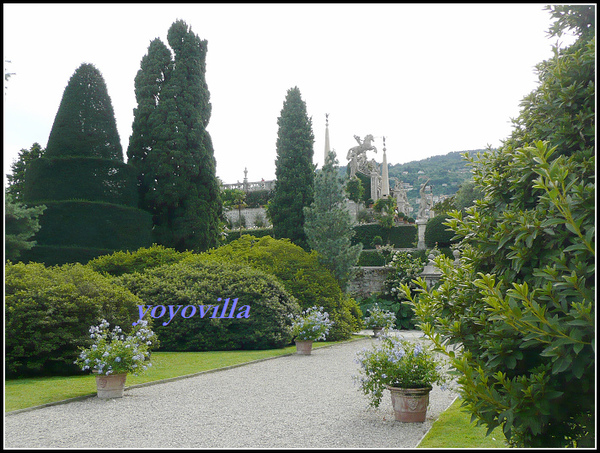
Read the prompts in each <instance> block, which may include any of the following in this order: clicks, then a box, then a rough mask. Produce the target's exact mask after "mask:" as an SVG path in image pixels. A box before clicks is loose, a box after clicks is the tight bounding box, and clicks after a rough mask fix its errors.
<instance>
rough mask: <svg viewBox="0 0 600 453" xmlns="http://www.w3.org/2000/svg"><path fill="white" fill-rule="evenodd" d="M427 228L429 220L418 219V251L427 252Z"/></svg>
mask: <svg viewBox="0 0 600 453" xmlns="http://www.w3.org/2000/svg"><path fill="white" fill-rule="evenodd" d="M426 226H427V220H425V219H417V237H418V238H419V242H417V249H418V250H425V248H426V247H425V227H426Z"/></svg>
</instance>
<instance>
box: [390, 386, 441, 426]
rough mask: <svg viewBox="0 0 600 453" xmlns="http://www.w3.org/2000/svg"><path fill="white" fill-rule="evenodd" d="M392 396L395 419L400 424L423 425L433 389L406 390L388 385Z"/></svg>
mask: <svg viewBox="0 0 600 453" xmlns="http://www.w3.org/2000/svg"><path fill="white" fill-rule="evenodd" d="M386 387H387V388H388V390H389V391H390V393H391V394H392V406H393V407H394V418H395V419H396V420H397V421H399V422H405V423H423V422H424V421H425V417H426V415H427V406H429V392H431V387H426V388H420V389H404V388H399V387H390V386H389V385H386Z"/></svg>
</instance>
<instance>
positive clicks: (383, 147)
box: [383, 137, 385, 153]
mask: <svg viewBox="0 0 600 453" xmlns="http://www.w3.org/2000/svg"><path fill="white" fill-rule="evenodd" d="M383 152H384V153H385V137H383Z"/></svg>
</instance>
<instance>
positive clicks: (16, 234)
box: [4, 190, 46, 261]
mask: <svg viewBox="0 0 600 453" xmlns="http://www.w3.org/2000/svg"><path fill="white" fill-rule="evenodd" d="M45 209H46V206H44V205H39V206H33V207H31V208H28V207H27V206H24V205H22V204H21V203H19V202H17V201H15V200H14V197H13V195H12V194H10V193H8V190H7V191H6V193H5V198H4V255H5V259H8V260H12V261H16V260H17V259H18V258H19V257H20V256H21V252H22V251H24V250H29V249H31V248H32V247H33V246H35V244H36V241H32V240H31V238H32V237H33V236H34V235H35V233H37V232H38V230H39V229H40V222H39V220H38V217H39V216H40V215H41V214H42V213H43V212H44V210H45Z"/></svg>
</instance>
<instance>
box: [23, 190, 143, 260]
mask: <svg viewBox="0 0 600 453" xmlns="http://www.w3.org/2000/svg"><path fill="white" fill-rule="evenodd" d="M44 204H45V205H46V207H47V209H46V210H45V211H44V214H43V215H41V216H40V217H39V222H40V225H41V228H40V230H39V231H38V232H37V233H36V235H35V236H34V237H33V240H35V241H37V245H36V246H35V247H33V248H32V249H31V250H28V251H26V253H22V255H21V260H22V261H23V262H28V261H35V262H40V263H46V265H48V266H50V265H55V264H64V263H74V262H79V263H86V262H87V261H88V260H90V259H92V258H95V257H97V256H100V255H104V254H107V253H112V252H114V251H116V250H137V249H138V248H140V247H148V246H150V245H151V244H152V237H151V228H152V216H151V215H150V214H149V213H148V212H146V211H142V210H141V209H137V208H131V207H127V206H120V205H115V204H111V203H101V202H91V201H76V200H72V201H47V202H44Z"/></svg>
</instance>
